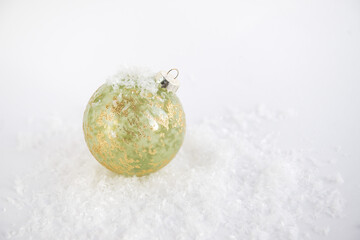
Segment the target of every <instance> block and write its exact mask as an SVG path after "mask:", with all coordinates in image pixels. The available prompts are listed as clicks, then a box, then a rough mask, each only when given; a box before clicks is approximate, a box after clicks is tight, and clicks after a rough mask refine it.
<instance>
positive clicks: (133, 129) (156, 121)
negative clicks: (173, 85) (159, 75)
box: [83, 84, 185, 176]
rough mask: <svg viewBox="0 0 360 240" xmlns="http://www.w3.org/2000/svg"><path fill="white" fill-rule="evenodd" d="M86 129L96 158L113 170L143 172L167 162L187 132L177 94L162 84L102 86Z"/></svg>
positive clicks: (86, 119)
mask: <svg viewBox="0 0 360 240" xmlns="http://www.w3.org/2000/svg"><path fill="white" fill-rule="evenodd" d="M83 130H84V135H85V141H86V143H87V145H88V147H89V149H90V152H91V153H92V155H93V156H94V157H95V158H96V160H97V161H98V162H99V163H101V164H102V165H103V166H105V167H106V168H108V169H110V170H111V171H113V172H116V173H119V174H123V175H125V176H132V175H136V176H143V175H147V174H150V173H152V172H155V171H157V170H159V169H160V168H162V167H164V166H165V165H166V164H168V163H169V162H170V161H171V160H172V159H173V158H174V157H175V155H176V153H177V152H178V151H179V149H180V147H181V145H182V143H183V140H184V134H185V114H184V111H183V108H182V105H181V103H180V101H179V99H178V98H177V96H176V95H175V94H174V93H172V92H168V91H167V90H166V89H163V88H159V89H158V90H157V92H156V93H150V92H146V91H145V92H144V91H142V90H141V89H140V88H138V87H136V86H135V87H130V88H129V87H125V86H121V85H120V86H117V87H116V88H114V87H113V85H111V84H104V85H102V86H101V87H100V88H99V89H98V90H97V91H96V92H95V93H94V94H93V96H92V97H91V99H90V101H89V103H88V104H87V107H86V110H85V113H84V121H83Z"/></svg>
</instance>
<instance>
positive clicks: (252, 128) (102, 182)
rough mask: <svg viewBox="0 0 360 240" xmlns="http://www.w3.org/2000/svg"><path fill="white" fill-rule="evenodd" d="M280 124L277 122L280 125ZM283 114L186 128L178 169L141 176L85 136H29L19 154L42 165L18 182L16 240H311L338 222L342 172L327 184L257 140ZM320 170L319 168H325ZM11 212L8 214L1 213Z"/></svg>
mask: <svg viewBox="0 0 360 240" xmlns="http://www.w3.org/2000/svg"><path fill="white" fill-rule="evenodd" d="M278 116H280V117H278ZM280 118H283V115H281V114H280V115H279V114H270V113H269V112H268V111H265V112H264V110H262V111H254V112H249V113H232V114H229V115H227V116H224V117H221V118H217V119H214V118H212V119H207V120H205V121H203V122H202V123H201V124H193V125H191V124H189V125H188V128H187V132H186V137H185V142H184V144H183V146H182V148H181V150H180V152H179V153H178V155H177V156H176V158H175V159H173V161H172V162H171V163H170V164H169V165H168V166H166V167H165V168H163V169H161V170H160V171H158V172H156V173H154V174H151V175H149V176H145V177H140V178H138V177H123V176H120V175H117V174H114V173H112V172H110V171H109V170H107V169H105V168H104V167H102V166H101V165H100V164H99V163H98V162H97V161H96V160H95V159H94V158H93V157H92V156H91V154H90V152H89V150H88V149H87V147H86V144H85V142H84V139H83V134H82V131H81V127H79V126H77V127H69V126H68V125H67V124H64V123H62V122H61V121H57V122H56V124H54V125H53V127H48V132H46V133H45V134H43V135H39V134H38V133H35V132H28V133H23V134H22V135H21V138H20V139H19V140H20V142H19V146H20V148H21V149H22V150H23V151H35V152H37V153H41V156H43V157H42V158H41V159H39V164H38V166H36V167H34V168H33V169H29V171H28V172H27V173H26V174H25V175H21V176H20V177H18V178H17V179H16V180H15V182H14V190H15V191H16V197H11V198H10V197H9V199H8V202H9V205H14V206H16V207H17V208H18V209H19V211H20V212H24V214H25V213H26V214H27V215H28V216H29V217H28V218H27V219H26V222H25V223H14V227H13V229H8V232H6V233H3V234H5V235H4V236H6V237H7V238H10V239H37V240H40V239H44V240H45V239H46V240H48V239H61V240H63V239H80V240H81V239H94V240H95V239H96V240H97V239H107V240H112V239H117V240H118V239H125V240H126V239H132V240H136V239H147V240H148V239H261V240H262V239H264V240H266V239H277V240H279V239H280V240H281V239H286V240H291V239H309V238H310V239H311V238H312V236H313V235H314V234H328V233H329V231H331V229H329V227H328V226H327V225H322V224H320V222H319V221H318V220H319V219H322V218H329V217H339V216H340V215H341V212H342V209H343V205H344V204H343V202H344V201H343V199H342V196H341V194H340V192H339V191H338V187H339V185H340V184H341V183H342V181H343V180H342V177H341V175H340V174H339V173H337V174H334V176H327V177H323V176H321V174H320V172H321V171H320V170H321V169H319V166H317V165H316V164H314V163H313V160H312V159H313V158H314V157H313V156H311V155H310V156H309V155H307V154H306V153H304V151H300V150H282V149H281V148H279V147H278V146H277V145H276V141H274V139H275V138H276V137H275V136H274V135H272V134H269V133H268V132H262V131H259V129H260V128H261V126H262V125H264V124H266V123H268V122H269V121H276V119H280ZM319 161H320V160H319ZM5 210H6V208H4V211H5Z"/></svg>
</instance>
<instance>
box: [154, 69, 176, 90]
mask: <svg viewBox="0 0 360 240" xmlns="http://www.w3.org/2000/svg"><path fill="white" fill-rule="evenodd" d="M173 71H176V76H175V77H173V76H172V75H170V73H171V72H173ZM178 76H179V70H178V69H177V68H172V69H170V70H169V71H168V72H164V71H161V72H159V73H158V74H157V77H156V79H157V80H158V81H159V82H160V84H161V87H162V88H166V89H167V90H168V91H170V92H173V93H176V91H177V90H178V89H179V87H180V83H179V80H177V79H176V78H177V77H178Z"/></svg>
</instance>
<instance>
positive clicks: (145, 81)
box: [106, 67, 160, 94]
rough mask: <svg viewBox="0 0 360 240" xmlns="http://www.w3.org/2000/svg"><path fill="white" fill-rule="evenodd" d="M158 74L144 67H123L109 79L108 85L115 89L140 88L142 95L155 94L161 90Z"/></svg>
mask: <svg viewBox="0 0 360 240" xmlns="http://www.w3.org/2000/svg"><path fill="white" fill-rule="evenodd" d="M155 76H156V73H154V72H153V71H151V70H150V69H146V68H144V67H123V68H122V69H121V70H119V71H118V72H117V73H116V74H115V75H113V76H111V77H109V78H108V79H107V81H106V83H107V84H109V85H112V86H113V88H114V89H116V88H119V86H122V87H125V88H135V87H137V88H139V89H140V91H141V93H143V94H145V93H148V92H149V93H152V94H155V93H156V92H157V91H158V89H159V84H160V83H159V82H158V81H157V80H156V77H155Z"/></svg>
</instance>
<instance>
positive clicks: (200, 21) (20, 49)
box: [0, 0, 360, 240]
mask: <svg viewBox="0 0 360 240" xmlns="http://www.w3.org/2000/svg"><path fill="white" fill-rule="evenodd" d="M125 64H128V65H140V66H148V67H150V68H152V69H154V70H167V69H170V68H172V67H177V68H179V69H180V77H179V79H180V81H181V83H182V86H181V88H180V90H179V91H178V95H179V97H180V99H181V100H182V102H183V105H184V108H185V111H186V114H187V121H188V123H189V124H191V123H192V122H195V121H197V120H199V119H201V118H202V117H203V116H214V115H218V114H219V113H221V112H223V111H224V110H223V109H225V108H235V107H236V108H238V109H240V110H248V109H253V108H254V107H255V106H257V105H258V104H265V105H266V106H268V107H269V108H272V109H282V110H288V109H293V110H294V111H296V112H297V117H296V118H294V119H292V120H290V121H288V122H287V123H286V124H282V125H278V126H276V129H273V130H274V131H278V132H279V133H280V134H281V138H280V139H281V141H280V143H279V144H280V145H281V146H282V147H284V148H303V147H308V146H309V143H310V146H311V147H313V148H314V149H319V152H321V151H320V150H321V149H335V150H336V152H337V156H338V155H340V156H342V157H341V158H340V159H339V162H338V163H337V164H338V170H339V171H340V172H341V173H342V176H343V178H344V180H345V183H344V185H343V187H342V189H341V191H342V193H343V195H344V197H345V198H346V200H347V205H346V209H345V212H344V217H343V218H342V219H341V220H334V221H333V222H331V223H330V225H331V232H330V234H329V236H327V237H326V239H334V240H335V239H354V240H355V239H360V206H359V204H360V173H359V171H360V164H359V161H360V96H359V94H360V1H355V0H353V1H351V0H342V1H335V0H318V1H315V0H314V1H310V0H308V1H306V0H304V1H300V0H299V1H291V0H284V1H228V0H223V1H188V0H182V1H158V0H156V1H139V0H135V1H90V0H87V1H47V0H43V1H41V0H34V1H25V0H23V1H19V0H11V1H10V0H9V1H4V0H0V81H1V82H0V83H1V85H0V100H1V101H0V134H1V135H0V163H1V170H0V173H1V177H0V180H1V185H2V186H3V185H5V184H6V183H7V181H9V180H8V179H9V177H10V176H11V173H12V171H14V170H15V169H16V168H18V167H20V166H23V165H24V164H25V165H26V161H27V160H26V159H23V160H15V159H16V158H14V156H15V155H16V153H15V146H16V134H17V132H18V131H21V130H22V129H24V128H25V124H26V122H27V121H28V119H31V118H33V119H38V118H43V117H47V116H50V115H52V114H57V115H58V116H61V117H64V118H67V119H71V120H73V121H75V122H76V121H77V122H78V124H79V127H80V126H81V120H82V119H81V118H82V114H83V109H84V107H85V105H86V103H87V101H88V99H89V97H90V96H91V94H92V93H93V92H94V91H95V90H96V88H97V87H98V86H100V85H101V84H102V83H103V82H104V80H105V79H106V78H107V77H108V76H110V75H112V74H113V73H114V72H116V70H117V69H118V67H119V66H121V65H125ZM305 143H306V144H305ZM305 145H306V146H305ZM321 157H323V158H333V157H334V158H335V155H331V154H325V153H324V154H323V156H321ZM1 191H2V192H1V193H2V194H3V190H1Z"/></svg>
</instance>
